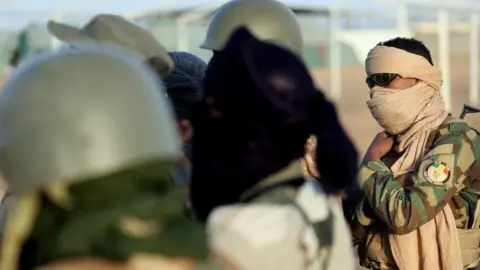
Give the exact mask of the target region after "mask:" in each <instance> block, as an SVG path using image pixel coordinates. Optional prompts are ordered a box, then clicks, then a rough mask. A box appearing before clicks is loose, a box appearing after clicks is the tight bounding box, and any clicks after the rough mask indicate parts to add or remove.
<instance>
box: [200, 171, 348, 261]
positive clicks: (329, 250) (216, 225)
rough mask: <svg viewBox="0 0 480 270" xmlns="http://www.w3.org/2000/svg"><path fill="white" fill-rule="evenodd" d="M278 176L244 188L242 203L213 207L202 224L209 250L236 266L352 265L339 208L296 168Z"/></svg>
mask: <svg viewBox="0 0 480 270" xmlns="http://www.w3.org/2000/svg"><path fill="white" fill-rule="evenodd" d="M292 166H294V167H295V166H296V167H297V168H299V166H298V163H295V164H294V165H292ZM277 176H278V177H275V176H274V177H273V178H270V179H266V180H264V181H261V182H260V183H259V185H257V186H256V187H254V188H253V189H251V190H249V191H247V192H246V193H245V194H244V196H242V198H241V203H239V204H233V205H228V206H223V207H219V208H217V209H215V211H213V213H212V214H211V215H210V217H209V220H208V226H207V229H208V232H209V235H210V237H211V239H210V242H211V245H212V249H213V251H214V252H216V253H219V254H220V255H221V256H222V257H224V258H226V259H227V260H228V261H230V262H231V264H232V265H234V268H235V269H241V270H243V269H276V270H282V269H286V270H290V269H315V270H318V269H332V270H333V269H353V268H354V260H353V254H352V253H351V249H350V246H351V240H350V238H349V237H350V234H349V232H348V227H347V225H346V223H345V221H344V219H343V218H342V214H341V210H340V209H339V208H338V207H336V205H333V204H332V203H331V202H330V201H329V199H328V197H327V195H326V194H325V193H324V192H323V191H322V189H321V187H320V186H319V184H318V182H316V181H309V180H305V179H303V177H302V176H301V173H300V171H299V170H298V173H297V174H296V175H290V174H289V173H286V174H283V175H282V173H281V172H280V174H278V175H277ZM292 176H293V177H292ZM270 180H271V181H270ZM233 243H234V244H233Z"/></svg>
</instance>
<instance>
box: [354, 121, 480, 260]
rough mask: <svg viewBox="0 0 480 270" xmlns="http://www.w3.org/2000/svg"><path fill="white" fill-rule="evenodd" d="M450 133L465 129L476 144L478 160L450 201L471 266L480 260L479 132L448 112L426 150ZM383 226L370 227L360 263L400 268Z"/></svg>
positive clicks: (362, 248) (360, 252) (360, 253)
mask: <svg viewBox="0 0 480 270" xmlns="http://www.w3.org/2000/svg"><path fill="white" fill-rule="evenodd" d="M449 133H464V134H465V136H467V137H468V138H469V139H470V140H472V142H473V145H474V156H475V163H474V164H473V165H472V166H471V167H470V169H469V170H468V172H467V175H468V177H467V179H465V182H464V188H463V189H462V190H461V191H460V192H458V194H456V195H454V196H453V198H452V199H451V201H450V202H449V205H450V207H451V209H452V212H453V215H454V216H455V220H456V224H457V229H458V234H459V240H460V247H461V253H462V261H463V265H464V268H465V269H469V268H473V267H475V266H476V265H478V263H479V261H480V207H479V206H480V203H479V198H480V136H479V135H478V133H477V131H475V130H474V129H472V128H471V127H470V126H469V125H468V124H467V123H466V122H465V121H463V120H460V119H458V118H456V117H453V116H448V117H447V118H446V120H445V121H444V123H443V124H442V125H440V127H439V128H438V130H437V132H435V133H431V135H430V136H429V139H428V141H427V144H426V146H425V149H427V150H426V152H428V151H430V149H431V148H432V145H433V143H434V142H435V140H436V139H437V138H438V137H439V136H444V135H446V134H449ZM387 159H388V158H387ZM384 161H385V160H384ZM385 162H386V163H388V162H387V161H385ZM384 227H385V226H378V224H374V225H372V226H371V227H369V228H368V232H367V237H366V238H365V239H364V240H363V241H362V243H360V245H359V257H360V263H361V265H363V266H366V267H368V268H371V269H398V268H397V266H396V264H395V260H394V259H393V255H392V253H391V250H390V243H389V241H388V237H386V236H387V235H388V233H389V232H388V228H384Z"/></svg>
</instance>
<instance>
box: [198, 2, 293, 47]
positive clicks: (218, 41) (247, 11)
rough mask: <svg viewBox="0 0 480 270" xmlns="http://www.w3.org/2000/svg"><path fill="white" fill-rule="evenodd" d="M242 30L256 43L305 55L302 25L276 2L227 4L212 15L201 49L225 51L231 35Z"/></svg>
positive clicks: (287, 9)
mask: <svg viewBox="0 0 480 270" xmlns="http://www.w3.org/2000/svg"><path fill="white" fill-rule="evenodd" d="M241 26H245V27H246V28H247V29H248V30H249V31H250V32H251V33H252V34H253V35H254V36H255V37H256V38H257V39H260V40H263V41H270V42H272V43H275V44H278V45H281V46H283V47H287V48H289V49H290V50H292V51H294V52H295V53H296V54H297V55H300V56H301V55H302V54H303V39H302V32H301V29H300V23H299V22H298V19H297V17H296V16H295V14H294V13H293V11H292V10H290V8H289V7H287V6H286V5H285V4H283V3H281V2H279V1H276V0H233V1H229V2H228V3H226V4H224V5H223V6H221V7H220V8H219V9H218V10H217V11H216V12H215V14H214V15H213V17H212V19H211V21H210V25H209V26H208V29H207V36H206V38H205V40H204V41H203V43H202V45H200V48H202V49H208V50H213V51H218V50H221V49H223V47H224V46H225V45H226V43H227V41H228V39H229V38H230V35H231V34H232V33H233V32H234V31H235V30H236V29H237V28H238V27H241Z"/></svg>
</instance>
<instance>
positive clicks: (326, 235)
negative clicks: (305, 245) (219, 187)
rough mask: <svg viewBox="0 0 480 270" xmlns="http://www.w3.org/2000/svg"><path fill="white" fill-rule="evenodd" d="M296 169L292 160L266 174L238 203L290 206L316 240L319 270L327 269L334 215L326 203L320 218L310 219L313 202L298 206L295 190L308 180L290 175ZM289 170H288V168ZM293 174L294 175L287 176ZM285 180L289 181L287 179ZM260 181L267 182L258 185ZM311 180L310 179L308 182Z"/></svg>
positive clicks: (332, 242) (296, 191) (314, 209)
mask: <svg viewBox="0 0 480 270" xmlns="http://www.w3.org/2000/svg"><path fill="white" fill-rule="evenodd" d="M292 167H295V168H298V164H297V163H296V162H295V163H292V164H291V165H290V166H289V167H287V168H286V169H284V170H282V171H280V172H278V173H277V174H275V175H273V176H272V177H268V178H266V179H264V180H262V181H260V185H258V186H255V187H254V188H252V189H250V190H249V191H247V192H246V193H244V195H243V196H241V200H240V201H241V202H243V203H248V202H269V203H275V204H283V205H292V206H293V207H295V208H296V209H298V211H299V212H300V214H301V216H302V217H303V218H304V220H305V222H306V223H307V224H310V225H311V226H312V228H313V229H314V231H315V235H316V237H317V239H318V243H321V246H320V245H319V246H318V250H317V254H318V258H319V262H321V264H322V268H321V269H328V265H329V258H330V256H329V255H330V253H331V249H332V246H333V244H334V239H333V228H334V225H335V220H334V215H333V213H332V209H331V208H330V206H329V205H328V216H327V218H325V219H324V220H312V219H311V218H310V216H311V215H310V214H309V213H312V212H314V211H316V208H317V206H316V205H308V206H306V205H301V204H299V203H298V201H299V200H298V199H299V197H298V191H299V190H300V188H301V187H302V186H303V185H305V184H307V183H308V180H306V179H305V178H303V177H302V176H298V175H299V174H292V173H293V172H295V169H292ZM288 170H290V171H288ZM292 175H295V177H289V176H292ZM288 179H289V180H288ZM262 183H268V184H265V185H261V184H262ZM312 183H313V182H312Z"/></svg>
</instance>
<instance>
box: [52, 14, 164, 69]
mask: <svg viewBox="0 0 480 270" xmlns="http://www.w3.org/2000/svg"><path fill="white" fill-rule="evenodd" d="M47 28H48V31H49V32H50V33H51V34H52V35H54V36H55V37H56V38H58V39H59V40H61V41H63V42H66V43H68V44H70V43H72V42H74V43H75V42H96V43H97V44H98V45H102V44H108V43H111V44H116V45H119V46H121V47H123V48H125V49H127V50H130V51H132V52H134V53H136V54H137V55H138V57H139V58H140V59H142V60H143V61H145V62H147V63H149V64H150V65H151V66H153V67H154V69H155V70H156V72H157V73H158V74H161V75H165V74H168V73H170V72H171V71H172V70H173V62H172V59H170V57H169V56H168V52H167V50H166V49H165V47H163V45H162V44H160V43H159V42H158V40H157V39H156V38H155V37H154V36H152V35H151V34H150V33H148V32H147V31H146V30H145V29H142V28H141V27H139V26H137V25H136V24H134V23H132V22H129V21H128V20H126V19H125V18H123V17H121V16H118V15H112V14H99V15H96V16H95V17H93V19H92V20H90V21H89V22H88V23H87V24H86V25H85V26H84V27H83V28H81V29H78V28H76V27H73V26H70V25H67V24H62V23H57V22H54V21H48V24H47Z"/></svg>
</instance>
